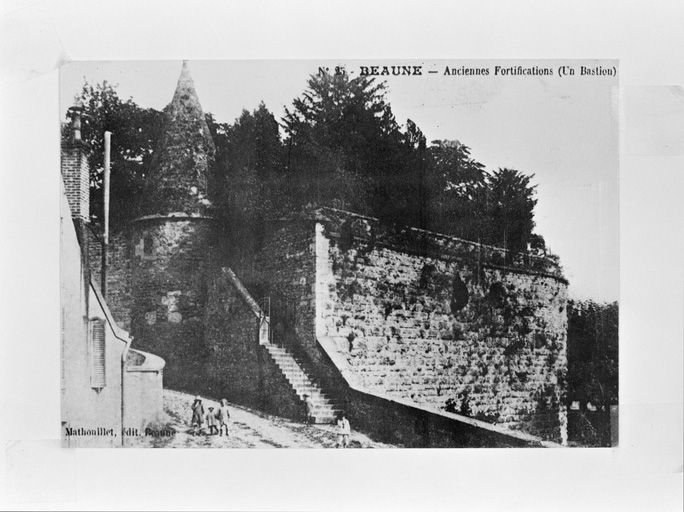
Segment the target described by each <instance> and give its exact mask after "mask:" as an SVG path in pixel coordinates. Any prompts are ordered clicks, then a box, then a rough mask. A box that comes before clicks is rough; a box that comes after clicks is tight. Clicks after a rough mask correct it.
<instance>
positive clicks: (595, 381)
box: [568, 300, 619, 408]
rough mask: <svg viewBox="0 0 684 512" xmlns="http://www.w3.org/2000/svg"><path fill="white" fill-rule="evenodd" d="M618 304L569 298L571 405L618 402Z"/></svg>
mask: <svg viewBox="0 0 684 512" xmlns="http://www.w3.org/2000/svg"><path fill="white" fill-rule="evenodd" d="M618 310H619V308H618V304H617V302H612V303H597V302H594V301H592V300H583V301H574V300H571V301H568V401H569V403H568V405H569V404H570V403H572V402H573V401H578V402H579V403H580V407H581V408H586V405H587V402H591V403H592V404H593V405H594V406H597V407H599V408H602V407H609V406H611V405H617V404H618Z"/></svg>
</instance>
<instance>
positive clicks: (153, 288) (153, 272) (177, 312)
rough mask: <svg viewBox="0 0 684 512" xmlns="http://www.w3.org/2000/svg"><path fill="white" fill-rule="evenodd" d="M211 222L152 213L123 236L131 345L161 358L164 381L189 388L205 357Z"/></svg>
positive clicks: (206, 349) (207, 219)
mask: <svg viewBox="0 0 684 512" xmlns="http://www.w3.org/2000/svg"><path fill="white" fill-rule="evenodd" d="M212 224H213V220H212V219H209V218H199V217H197V218H191V217H187V216H182V217H153V218H148V219H141V220H138V221H136V222H135V224H134V225H133V226H132V229H131V232H130V239H129V243H130V246H129V250H130V281H129V282H130V285H129V287H127V288H126V289H130V295H131V308H130V311H131V314H130V319H131V333H132V334H133V336H134V337H135V339H136V346H137V347H139V348H141V349H142V350H145V351H149V352H152V353H154V354H157V355H159V356H160V357H162V358H163V359H164V360H165V361H166V371H165V374H164V377H165V380H166V383H167V384H168V385H169V386H170V387H173V388H176V389H194V384H195V382H196V381H197V379H199V375H200V372H201V361H202V360H203V359H205V358H206V357H207V355H208V354H209V353H208V346H207V344H206V343H205V339H204V322H203V320H204V314H205V309H204V308H205V304H206V300H207V286H206V283H207V277H208V269H209V266H210V259H211V251H212V248H213V230H212Z"/></svg>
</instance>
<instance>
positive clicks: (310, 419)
mask: <svg viewBox="0 0 684 512" xmlns="http://www.w3.org/2000/svg"><path fill="white" fill-rule="evenodd" d="M304 405H306V422H307V423H308V424H309V425H313V424H314V423H316V418H315V417H314V404H313V402H312V401H311V397H310V396H309V395H304Z"/></svg>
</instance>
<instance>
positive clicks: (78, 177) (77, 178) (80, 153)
mask: <svg viewBox="0 0 684 512" xmlns="http://www.w3.org/2000/svg"><path fill="white" fill-rule="evenodd" d="M67 115H68V117H69V118H70V123H69V126H68V130H69V133H68V137H67V140H63V141H62V152H61V171H62V181H63V182H64V191H65V193H66V196H67V200H68V202H69V208H70V209H71V218H72V219H73V221H74V227H75V228H76V234H77V236H78V242H79V244H80V246H81V252H82V253H83V257H84V262H85V263H86V267H87V266H88V260H89V258H88V233H87V230H88V225H89V223H90V168H89V166H88V147H89V146H88V144H86V143H85V142H84V141H83V140H82V139H81V117H82V115H83V105H82V104H81V103H80V102H79V103H77V104H76V105H74V106H73V107H71V108H69V111H68V112H67Z"/></svg>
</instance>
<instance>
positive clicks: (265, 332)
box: [221, 267, 271, 345]
mask: <svg viewBox="0 0 684 512" xmlns="http://www.w3.org/2000/svg"><path fill="white" fill-rule="evenodd" d="M221 271H222V272H223V274H224V275H225V276H226V277H227V278H228V281H229V282H230V283H231V284H232V285H233V286H234V287H235V289H236V290H237V292H238V295H239V296H240V298H242V300H243V301H244V302H245V303H246V304H247V306H248V307H249V308H250V309H251V310H252V313H254V316H255V317H256V318H257V319H258V320H259V345H267V344H269V343H270V342H271V318H270V316H269V315H267V314H266V313H265V312H264V310H263V309H261V306H259V303H258V302H257V301H256V300H254V297H252V295H251V294H250V293H249V291H248V290H247V288H245V285H243V284H242V282H241V281H240V279H239V278H238V276H237V275H236V274H235V272H233V269H231V268H229V267H223V268H222V269H221Z"/></svg>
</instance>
